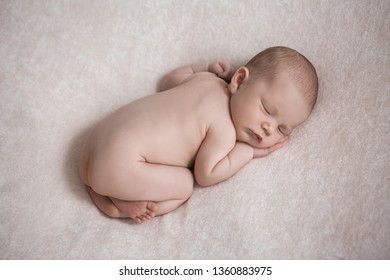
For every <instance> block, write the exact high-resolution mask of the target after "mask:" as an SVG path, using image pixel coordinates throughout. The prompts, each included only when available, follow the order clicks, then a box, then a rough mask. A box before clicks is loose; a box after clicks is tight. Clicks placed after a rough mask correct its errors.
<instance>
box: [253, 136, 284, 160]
mask: <svg viewBox="0 0 390 280" xmlns="http://www.w3.org/2000/svg"><path fill="white" fill-rule="evenodd" d="M287 139H288V136H285V137H283V138H282V139H281V140H280V141H279V142H278V143H276V144H275V145H273V146H271V147H268V148H254V147H253V158H258V157H265V156H267V155H269V154H270V153H272V152H274V151H276V150H278V149H280V148H282V147H283V146H284V144H286V141H287Z"/></svg>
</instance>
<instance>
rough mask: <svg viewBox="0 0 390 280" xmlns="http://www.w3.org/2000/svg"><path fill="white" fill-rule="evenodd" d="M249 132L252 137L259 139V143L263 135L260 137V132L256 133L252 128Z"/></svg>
mask: <svg viewBox="0 0 390 280" xmlns="http://www.w3.org/2000/svg"><path fill="white" fill-rule="evenodd" d="M250 132H251V133H252V135H253V137H254V138H256V139H257V141H259V143H261V141H263V137H261V135H260V134H257V133H256V132H254V131H253V130H251V129H250Z"/></svg>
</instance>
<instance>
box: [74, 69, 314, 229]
mask: <svg viewBox="0 0 390 280" xmlns="http://www.w3.org/2000/svg"><path fill="white" fill-rule="evenodd" d="M281 77H282V78H283V79H280V81H276V82H273V83H272V84H270V83H267V82H264V81H263V82H259V81H255V80H254V79H251V76H250V73H249V70H248V69H247V68H245V67H241V68H239V69H238V70H237V71H236V72H233V70H232V67H231V66H230V64H229V63H227V62H215V63H213V64H205V65H192V66H185V67H181V68H179V69H176V70H174V71H173V72H171V73H169V74H168V75H167V76H166V77H165V78H164V79H163V80H162V83H161V85H160V89H161V91H160V92H159V93H158V94H156V95H151V96H147V97H144V98H141V99H139V100H136V101H134V102H132V103H130V104H127V105H125V106H124V107H122V108H120V109H119V110H117V111H115V112H114V113H112V114H111V115H109V116H108V117H106V118H105V119H103V120H102V121H101V122H100V123H99V124H98V125H97V126H96V127H95V128H94V129H93V130H92V132H91V134H90V135H89V137H88V138H87V140H86V142H85V144H84V147H83V151H82V155H81V160H80V177H81V178H82V180H83V182H84V183H85V184H86V185H87V186H88V187H87V189H88V191H89V193H90V195H91V198H92V200H93V201H94V203H95V204H96V206H97V207H98V208H99V209H100V210H101V211H102V212H103V213H105V214H106V215H108V216H110V217H116V218H128V217H129V218H131V219H133V220H134V221H135V222H144V221H147V220H150V219H152V218H154V217H155V216H158V215H163V214H165V213H168V212H170V211H173V210H174V209H176V208H177V207H179V206H180V205H182V204H183V203H184V202H185V201H187V199H189V197H190V196H191V194H192V191H193V185H194V182H195V181H196V182H197V183H198V184H199V185H200V186H203V187H205V186H211V185H214V184H216V183H218V182H221V181H223V180H226V179H227V178H229V177H231V176H232V175H233V174H235V173H236V172H237V171H238V170H240V169H241V168H242V167H243V166H244V165H245V164H247V163H248V162H249V161H250V160H251V159H253V158H257V157H263V156H266V155H268V154H269V153H271V152H273V151H275V150H277V149H279V148H281V147H282V146H283V145H284V143H285V141H286V140H287V138H288V135H289V134H290V133H291V132H292V130H293V128H295V127H296V126H298V125H299V124H300V123H302V122H303V121H304V120H305V119H306V118H307V116H308V115H309V110H308V109H307V106H306V102H305V101H304V100H303V98H302V96H301V94H300V93H299V92H298V90H297V88H296V87H295V86H294V84H293V82H291V81H289V80H288V79H286V78H285V77H283V74H281ZM226 81H230V84H227V82H226ZM267 107H268V108H267Z"/></svg>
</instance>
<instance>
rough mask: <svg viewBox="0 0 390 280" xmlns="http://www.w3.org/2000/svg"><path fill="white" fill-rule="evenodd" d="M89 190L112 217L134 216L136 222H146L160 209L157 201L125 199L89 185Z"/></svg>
mask: <svg viewBox="0 0 390 280" xmlns="http://www.w3.org/2000/svg"><path fill="white" fill-rule="evenodd" d="M87 191H88V192H89V194H90V195H91V198H92V200H93V202H94V203H95V205H96V206H97V208H99V210H100V211H102V212H103V213H104V214H106V215H107V216H109V217H112V218H132V219H133V220H134V221H136V222H139V223H140V222H144V221H146V220H150V219H152V218H154V217H155V216H156V213H155V211H156V210H157V209H158V208H157V204H156V203H155V202H148V201H124V200H118V199H115V198H110V197H108V196H103V195H100V194H98V193H96V192H95V191H94V190H92V189H91V188H90V187H88V186H87Z"/></svg>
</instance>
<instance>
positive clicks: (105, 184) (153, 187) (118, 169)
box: [89, 155, 194, 201]
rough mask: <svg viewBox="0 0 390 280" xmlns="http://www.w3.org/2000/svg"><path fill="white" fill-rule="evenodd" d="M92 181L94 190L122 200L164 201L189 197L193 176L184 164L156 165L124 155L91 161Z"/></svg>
mask: <svg viewBox="0 0 390 280" xmlns="http://www.w3.org/2000/svg"><path fill="white" fill-rule="evenodd" d="M90 167H91V168H90V173H89V174H90V175H91V176H90V178H89V179H90V184H91V187H92V188H93V189H94V191H95V192H97V193H99V194H101V195H106V196H110V197H114V198H117V199H121V200H129V201H134V200H151V201H163V200H169V199H184V198H188V197H189V196H190V195H191V193H192V190H193V184H194V178H193V174H192V172H191V171H190V170H188V169H187V168H185V167H178V166H170V165H164V164H153V163H147V162H145V161H142V160H141V159H140V158H137V157H132V156H129V157H128V158H126V157H124V155H121V157H118V158H116V159H115V160H114V159H112V157H109V158H104V159H97V160H95V161H93V162H90Z"/></svg>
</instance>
